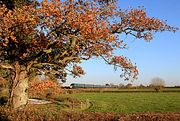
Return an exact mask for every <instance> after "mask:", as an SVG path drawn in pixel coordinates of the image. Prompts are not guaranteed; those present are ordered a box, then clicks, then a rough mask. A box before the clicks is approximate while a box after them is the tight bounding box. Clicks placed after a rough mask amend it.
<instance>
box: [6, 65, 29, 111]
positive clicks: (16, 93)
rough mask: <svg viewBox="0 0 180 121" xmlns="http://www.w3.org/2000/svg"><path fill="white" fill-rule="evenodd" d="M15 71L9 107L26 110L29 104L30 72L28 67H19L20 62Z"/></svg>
mask: <svg viewBox="0 0 180 121" xmlns="http://www.w3.org/2000/svg"><path fill="white" fill-rule="evenodd" d="M14 69H15V71H14V72H15V73H14V77H13V79H12V80H13V82H12V87H11V94H10V99H9V102H8V105H9V106H11V107H12V108H14V109H17V108H24V106H25V105H26V104H27V102H28V81H29V78H28V71H27V68H26V67H24V66H21V65H19V63H18V62H16V63H15V66H14Z"/></svg>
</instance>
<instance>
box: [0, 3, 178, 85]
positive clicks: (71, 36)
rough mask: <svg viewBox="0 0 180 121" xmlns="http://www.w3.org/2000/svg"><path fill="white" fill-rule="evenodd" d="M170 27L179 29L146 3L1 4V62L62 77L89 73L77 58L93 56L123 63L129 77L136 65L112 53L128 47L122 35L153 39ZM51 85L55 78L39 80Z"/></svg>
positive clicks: (117, 65) (117, 63) (111, 62)
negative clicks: (132, 5) (134, 5)
mask: <svg viewBox="0 0 180 121" xmlns="http://www.w3.org/2000/svg"><path fill="white" fill-rule="evenodd" d="M166 30H167V31H173V32H175V31H177V30H178V29H177V28H174V27H171V26H169V25H167V24H166V22H164V21H161V20H159V19H156V18H153V17H152V18H151V17H148V16H147V14H146V11H145V9H144V8H138V9H133V8H132V9H130V10H128V9H127V10H122V9H119V8H118V6H117V4H116V2H113V1H111V0H109V1H104V0H98V1H97V0H94V1H83V0H78V1H76V0H66V1H60V0H52V1H48V0H43V1H42V2H40V3H39V6H36V7H35V6H34V5H31V4H28V5H24V6H22V7H20V8H17V7H15V8H14V9H13V10H8V9H7V8H6V6H5V5H1V7H0V39H1V42H0V49H1V50H0V51H1V55H0V56H1V57H2V58H1V62H2V61H4V62H8V63H9V64H14V63H15V62H16V61H19V62H20V64H21V65H25V66H26V65H27V63H29V62H31V63H33V64H32V66H31V68H35V69H36V70H38V69H41V70H44V72H46V74H52V75H56V77H58V78H60V79H63V80H64V78H65V77H66V75H67V74H70V75H74V76H80V75H83V74H85V73H84V71H83V70H82V68H80V67H79V66H77V64H78V63H80V62H82V60H89V59H90V58H93V57H94V56H95V57H100V58H103V59H104V60H105V62H107V63H108V64H112V65H114V66H116V67H121V68H123V70H124V72H125V73H124V76H125V75H126V76H125V78H126V79H129V78H130V77H132V78H133V79H137V75H138V71H137V68H136V66H134V65H133V64H132V63H131V62H130V60H129V59H127V58H125V57H123V56H116V55H114V54H113V52H114V50H115V49H124V48H126V43H124V42H123V41H122V40H120V39H119V35H121V34H123V33H125V34H126V35H132V36H134V37H135V38H144V39H145V40H146V41H150V40H151V39H152V38H153V36H152V33H153V32H162V31H166ZM35 69H34V71H35ZM127 75H128V76H130V77H127ZM47 85H49V86H50V85H53V84H52V83H50V82H46V83H45V84H42V85H41V86H42V87H43V86H47ZM41 86H40V88H41Z"/></svg>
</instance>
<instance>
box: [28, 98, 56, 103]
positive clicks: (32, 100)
mask: <svg viewBox="0 0 180 121" xmlns="http://www.w3.org/2000/svg"><path fill="white" fill-rule="evenodd" d="M50 103H53V102H51V101H47V100H40V99H28V104H50Z"/></svg>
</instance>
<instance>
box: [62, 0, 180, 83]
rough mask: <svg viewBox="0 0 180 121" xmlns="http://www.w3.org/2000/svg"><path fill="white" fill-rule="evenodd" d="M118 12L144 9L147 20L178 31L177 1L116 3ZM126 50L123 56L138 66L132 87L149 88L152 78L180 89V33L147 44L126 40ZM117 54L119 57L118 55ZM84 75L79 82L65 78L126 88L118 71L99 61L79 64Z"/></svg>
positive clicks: (179, 6)
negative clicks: (176, 28) (137, 73)
mask: <svg viewBox="0 0 180 121" xmlns="http://www.w3.org/2000/svg"><path fill="white" fill-rule="evenodd" d="M118 5H119V6H120V7H121V8H124V9H125V8H127V7H128V6H131V7H133V8H134V7H138V6H142V5H144V7H145V8H146V11H147V14H148V15H149V16H150V17H155V18H159V19H162V20H167V23H168V24H169V25H172V26H176V27H178V28H180V0H171V1H169V0H119V2H118ZM126 41H128V43H129V47H130V48H129V49H128V50H123V52H122V53H123V54H124V55H126V56H127V57H129V58H130V59H131V60H132V61H133V62H134V63H136V64H137V66H138V69H139V76H138V77H139V79H138V80H135V81H133V82H130V83H132V84H133V85H139V84H144V85H148V84H149V83H150V81H151V79H152V78H154V77H160V78H162V79H164V80H165V82H166V85H168V86H174V85H180V31H178V32H176V33H171V32H163V33H155V34H154V39H153V40H152V41H151V42H149V43H147V42H145V41H144V40H139V39H134V38H131V37H128V38H127V39H126ZM117 54H121V51H120V52H119V53H117ZM82 66H83V68H84V69H85V71H86V75H85V76H83V77H81V78H76V79H73V78H68V80H67V83H66V84H65V85H68V84H70V83H91V84H105V83H114V84H120V83H123V84H127V83H129V82H128V81H124V80H123V79H121V78H120V77H119V74H120V73H121V72H120V71H114V69H113V67H112V66H110V65H107V64H105V63H104V61H103V60H101V59H92V60H90V61H86V62H83V63H82Z"/></svg>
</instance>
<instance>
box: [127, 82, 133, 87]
mask: <svg viewBox="0 0 180 121" xmlns="http://www.w3.org/2000/svg"><path fill="white" fill-rule="evenodd" d="M132 86H133V85H132V84H131V83H128V84H127V85H126V86H125V87H126V88H131V87H132Z"/></svg>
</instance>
